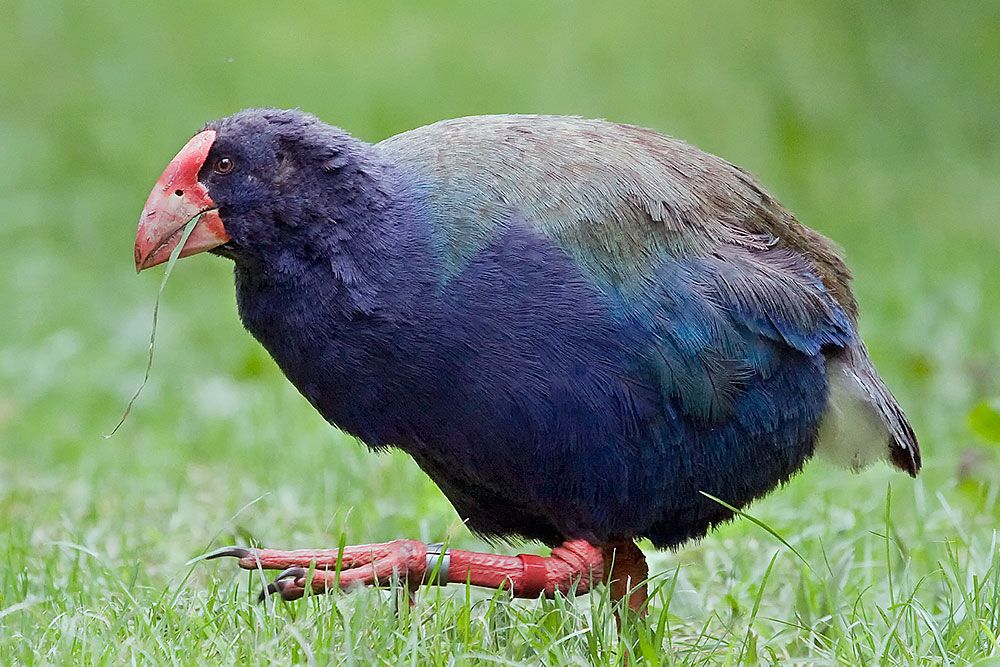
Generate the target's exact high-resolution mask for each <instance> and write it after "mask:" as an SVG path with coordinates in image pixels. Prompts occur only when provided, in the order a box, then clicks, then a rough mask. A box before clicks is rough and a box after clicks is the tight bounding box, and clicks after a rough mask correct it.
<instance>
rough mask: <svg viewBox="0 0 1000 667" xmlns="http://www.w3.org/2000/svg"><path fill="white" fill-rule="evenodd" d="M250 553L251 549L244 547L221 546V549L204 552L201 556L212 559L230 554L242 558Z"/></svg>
mask: <svg viewBox="0 0 1000 667" xmlns="http://www.w3.org/2000/svg"><path fill="white" fill-rule="evenodd" d="M252 553H253V551H251V550H250V549H247V548H246V547H222V548H221V549H216V550H215V551H212V552H210V553H207V554H205V555H204V556H203V558H204V559H205V560H212V559H214V558H223V557H225V556H232V557H233V558H239V559H243V558H246V557H247V556H249V555H251V554H252Z"/></svg>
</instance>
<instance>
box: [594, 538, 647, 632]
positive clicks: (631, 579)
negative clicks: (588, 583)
mask: <svg viewBox="0 0 1000 667" xmlns="http://www.w3.org/2000/svg"><path fill="white" fill-rule="evenodd" d="M603 555H604V562H605V563H607V567H608V569H610V570H611V573H610V576H609V577H608V578H607V583H608V585H609V586H610V587H611V599H612V600H614V601H615V602H617V601H618V600H621V599H622V598H624V597H625V596H626V595H627V596H628V607H629V609H631V610H632V611H634V612H636V613H638V614H640V615H642V616H645V615H646V598H647V596H648V592H647V585H646V580H647V579H648V578H649V567H647V565H646V556H645V555H644V554H643V553H642V550H641V549H639V547H637V546H636V545H635V542H632V541H625V542H617V543H615V544H609V545H605V547H604V549H603ZM620 624H621V622H620V619H619V626H620Z"/></svg>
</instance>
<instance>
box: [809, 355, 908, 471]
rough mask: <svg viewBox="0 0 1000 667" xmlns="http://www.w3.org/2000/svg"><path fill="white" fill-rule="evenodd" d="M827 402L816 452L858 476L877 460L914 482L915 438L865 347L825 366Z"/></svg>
mask: <svg viewBox="0 0 1000 667" xmlns="http://www.w3.org/2000/svg"><path fill="white" fill-rule="evenodd" d="M827 378H828V382H829V392H830V394H829V399H828V403H827V409H826V413H825V414H824V416H823V420H822V422H821V423H820V429H819V437H818V439H817V442H816V450H817V452H818V453H820V454H821V455H825V456H826V457H827V458H830V459H832V460H834V461H835V462H837V463H841V464H843V465H846V466H847V467H849V468H851V469H853V470H860V469H861V468H864V467H865V466H867V465H868V464H870V463H872V462H873V461H875V460H878V459H884V460H887V461H889V462H890V463H892V465H894V466H896V467H897V468H899V469H901V470H903V471H905V472H907V473H909V474H910V475H911V476H913V477H916V475H917V473H918V472H919V471H920V446H919V444H918V443H917V437H916V435H915V434H914V433H913V429H912V428H911V427H910V422H909V421H908V420H907V419H906V415H905V414H904V413H903V409H902V408H901V407H899V403H898V402H897V401H896V399H895V397H894V396H893V395H892V392H890V391H889V388H888V387H886V386H885V382H883V381H882V378H881V377H879V374H878V372H877V371H876V370H875V366H874V365H873V364H872V361H871V358H870V357H869V356H868V350H867V349H865V345H864V343H862V342H860V341H858V342H857V343H856V344H854V345H852V346H851V347H850V348H848V349H846V350H843V351H841V352H840V353H839V354H837V355H835V356H831V357H830V358H828V360H827Z"/></svg>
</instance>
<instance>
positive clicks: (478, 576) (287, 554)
mask: <svg viewBox="0 0 1000 667" xmlns="http://www.w3.org/2000/svg"><path fill="white" fill-rule="evenodd" d="M628 544H629V545H630V546H631V548H632V549H635V552H637V553H638V555H639V557H640V558H641V555H642V552H641V551H639V550H638V548H636V547H635V545H634V544H632V543H631V542H629V543H628ZM617 553H618V552H617V551H616V547H604V549H603V550H602V548H601V547H597V546H594V545H592V544H590V543H589V542H587V541H585V540H571V541H568V542H565V543H564V544H562V545H561V546H559V547H556V548H555V549H553V550H552V554H551V555H550V556H548V557H547V558H543V557H541V556H535V555H531V554H521V555H518V556H504V555H500V554H489V553H479V552H474V551H462V550H459V549H440V548H436V547H428V545H426V544H424V543H423V542H418V541H416V540H395V541H393V542H385V543H382V544H366V545H361V546H349V547H344V548H343V549H320V550H311V549H302V550H296V551H279V550H275V549H249V548H245V547H227V548H224V549H219V550H217V551H214V552H212V553H210V554H208V555H207V556H206V558H221V557H223V556H230V557H234V558H237V559H239V565H240V567H242V568H244V569H246V570H257V569H261V570H282V572H281V573H280V574H279V575H278V576H277V577H276V578H275V580H274V581H273V582H272V583H271V584H269V585H268V586H267V588H266V589H264V591H262V592H261V598H262V599H263V598H264V597H266V596H267V595H269V594H272V593H278V594H280V595H281V597H282V599H285V600H294V599H297V598H300V597H302V596H303V595H304V594H305V592H306V590H307V588H308V589H310V590H312V592H314V593H326V592H329V591H332V590H337V589H346V588H349V587H351V586H353V585H369V586H370V585H384V584H387V583H389V582H390V581H392V580H393V578H398V579H399V580H401V581H405V582H406V584H407V586H408V587H409V588H410V590H411V591H414V590H416V589H417V588H418V587H419V586H421V585H431V584H437V585H444V584H448V583H467V584H471V585H473V586H484V587H487V588H505V589H507V590H510V591H511V593H512V594H513V595H514V596H515V597H524V598H535V597H538V596H539V595H545V596H546V597H553V596H554V595H555V594H556V592H557V591H558V592H560V593H563V594H581V593H585V592H587V591H588V590H589V589H590V588H591V586H592V585H593V584H594V583H598V582H601V581H603V580H604V571H605V561H606V558H607V559H608V561H607V562H608V564H609V565H610V563H611V562H612V561H611V560H610V559H612V558H616V557H617V556H615V555H613V554H617ZM629 553H630V554H631V556H630V562H631V560H634V557H635V554H633V553H632V552H629ZM644 564H645V563H644V562H643V565H644ZM615 569H616V572H617V571H618V568H617V567H616V568H615ZM643 578H645V577H643ZM616 581H617V580H616ZM625 581H630V582H631V586H635V585H637V584H638V583H639V580H638V579H635V578H634V574H632V573H630V574H629V575H628V577H627V578H626V580H625ZM611 584H612V591H613V593H615V591H616V590H617V589H616V588H615V586H616V583H615V581H612V582H611ZM619 588H621V586H619ZM628 588H630V587H629V586H628V584H626V588H623V589H622V591H623V592H622V595H624V591H625V590H627V589H628ZM642 599H643V601H644V600H645V596H643V598H642ZM630 603H631V598H630Z"/></svg>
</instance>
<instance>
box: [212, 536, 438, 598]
mask: <svg viewBox="0 0 1000 667" xmlns="http://www.w3.org/2000/svg"><path fill="white" fill-rule="evenodd" d="M427 553H428V549H427V545H425V544H424V543H423V542H418V541H416V540H395V541H393V542H385V543H383V544H365V545H359V546H349V547H344V548H343V550H341V549H297V550H293V551H282V550H278V549H250V548H246V547H226V548H223V549H218V550H216V551H213V552H212V553H210V554H207V555H206V556H205V558H206V559H213V558H222V557H224V556H230V557H234V558H237V559H239V566H240V567H242V568H243V569H244V570H281V573H280V574H279V575H278V576H277V577H275V579H274V581H272V582H271V583H270V584H268V585H267V587H266V588H265V589H264V590H262V591H261V592H260V599H261V600H263V599H264V598H265V597H267V596H269V595H272V594H274V593H278V594H280V595H281V597H282V599H284V600H297V599H298V598H300V597H302V596H303V595H304V594H305V591H306V587H307V585H310V586H311V589H312V591H313V592H314V593H327V592H329V591H332V590H335V589H338V588H340V589H347V588H350V587H351V586H353V585H356V584H357V585H363V586H376V585H384V584H388V583H389V582H391V581H392V579H393V577H396V578H398V579H400V580H403V581H407V582H408V583H410V582H412V581H414V580H415V581H416V585H414V584H412V583H410V586H411V588H415V587H416V586H419V585H420V582H421V579H422V577H423V573H424V571H425V570H426V569H427ZM310 571H311V572H312V577H311V579H310V576H309V575H310Z"/></svg>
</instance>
